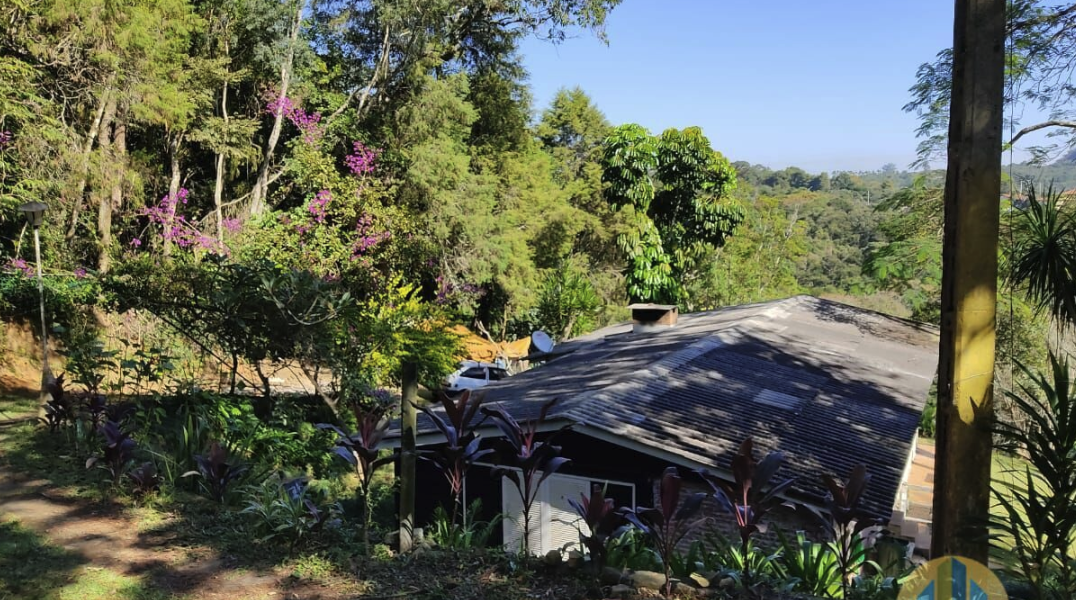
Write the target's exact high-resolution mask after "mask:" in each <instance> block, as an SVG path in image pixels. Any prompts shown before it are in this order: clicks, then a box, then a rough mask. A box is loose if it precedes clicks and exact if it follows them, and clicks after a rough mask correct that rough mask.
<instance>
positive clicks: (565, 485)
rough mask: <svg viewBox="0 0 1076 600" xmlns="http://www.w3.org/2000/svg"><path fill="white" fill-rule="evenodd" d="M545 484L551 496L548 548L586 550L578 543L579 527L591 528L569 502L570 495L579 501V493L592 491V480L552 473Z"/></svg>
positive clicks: (583, 528) (549, 497) (547, 494)
mask: <svg viewBox="0 0 1076 600" xmlns="http://www.w3.org/2000/svg"><path fill="white" fill-rule="evenodd" d="M542 487H544V488H546V489H545V490H544V491H545V492H546V498H547V500H548V514H549V520H548V521H547V523H548V525H547V529H546V531H547V540H546V541H547V543H546V548H545V551H546V552H548V551H550V550H564V551H565V552H567V551H569V550H577V551H579V552H582V551H583V548H582V546H581V545H580V543H579V531H580V530H582V531H583V534H584V535H589V534H590V530H589V528H588V527H587V525H586V523H584V522H583V520H582V519H580V518H579V515H577V514H575V510H573V509H572V505H571V504H568V500H567V499H568V498H572V499H574V500H575V501H576V502H579V501H580V494H585V495H588V496H589V495H590V489H589V488H590V482H589V481H587V480H585V479H579V478H576V477H562V476H558V475H553V476H551V477H550V478H549V479H546V480H545V483H544V484H542Z"/></svg>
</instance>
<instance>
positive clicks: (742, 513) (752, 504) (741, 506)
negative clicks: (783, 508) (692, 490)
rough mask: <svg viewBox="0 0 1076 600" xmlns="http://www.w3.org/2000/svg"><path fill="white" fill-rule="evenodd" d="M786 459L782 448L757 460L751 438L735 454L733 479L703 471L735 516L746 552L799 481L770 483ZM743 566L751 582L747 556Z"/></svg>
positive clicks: (747, 581) (716, 495)
mask: <svg viewBox="0 0 1076 600" xmlns="http://www.w3.org/2000/svg"><path fill="white" fill-rule="evenodd" d="M782 462H784V454H783V453H781V452H771V453H770V454H768V455H766V457H765V458H763V459H762V461H761V462H758V461H756V460H755V455H754V448H753V442H752V440H751V438H748V439H746V440H744V442H743V443H742V444H740V450H739V452H737V453H736V455H735V456H734V457H733V458H732V477H733V481H732V482H728V481H725V480H724V479H721V478H719V477H717V476H715V475H713V474H711V473H710V472H708V471H706V470H705V469H704V470H702V471H699V474H700V475H701V476H702V477H703V479H705V480H706V482H707V483H709V484H710V487H712V488H713V490H714V499H715V500H717V503H718V505H719V506H721V508H723V509H724V510H725V511H726V512H728V513H729V514H731V515H732V516H733V519H734V520H735V522H736V528H737V530H738V531H739V534H740V552H741V554H743V555H744V556H749V555H750V546H751V536H753V535H754V534H756V533H765V532H766V529H767V525H766V523H765V521H764V519H765V518H766V515H767V514H768V513H769V512H770V511H771V510H773V509H774V508H775V507H777V506H780V505H781V504H784V501H783V500H782V499H781V498H780V494H782V493H783V492H784V491H785V490H787V489H788V488H789V487H791V486H792V484H793V483H794V482H795V479H786V480H784V481H781V482H778V483H775V484H773V485H771V484H770V480H771V479H773V477H774V476H775V475H776V474H777V470H778V469H779V468H780V467H781V463H782ZM743 567H744V570H743V573H742V575H743V583H744V585H751V561H750V560H745V561H744V562H743Z"/></svg>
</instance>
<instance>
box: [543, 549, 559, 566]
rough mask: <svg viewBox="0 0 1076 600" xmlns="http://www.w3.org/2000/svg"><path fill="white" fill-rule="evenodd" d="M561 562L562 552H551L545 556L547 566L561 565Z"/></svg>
mask: <svg viewBox="0 0 1076 600" xmlns="http://www.w3.org/2000/svg"><path fill="white" fill-rule="evenodd" d="M561 560H562V559H561V555H560V550H550V551H549V552H546V554H545V564H547V565H549V566H551V567H552V566H556V565H559V564H560V562H561Z"/></svg>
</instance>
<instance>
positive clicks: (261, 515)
mask: <svg viewBox="0 0 1076 600" xmlns="http://www.w3.org/2000/svg"><path fill="white" fill-rule="evenodd" d="M246 497H247V506H246V508H244V509H243V511H242V512H243V513H245V514H249V515H253V516H254V517H256V520H257V525H256V527H257V529H258V531H259V532H260V534H261V535H262V536H263V537H262V538H261V541H268V540H272V539H284V540H287V541H288V552H289V553H290V552H292V551H293V550H294V549H295V546H296V545H297V544H298V543H299V542H300V541H301V540H303V539H306V538H307V537H309V536H310V535H311V534H314V533H317V532H319V531H322V530H324V529H326V528H331V527H335V526H338V525H339V523H340V518H339V515H340V512H341V510H340V507H339V505H337V504H329V503H327V502H326V499H325V497H324V494H320V493H319V492H318V491H317V490H314V489H312V488H311V486H309V485H308V484H307V482H306V481H304V480H302V479H295V480H291V481H283V480H282V479H281V478H280V477H278V476H272V477H270V478H268V479H266V480H265V481H263V482H262V483H261V484H259V485H255V486H250V487H248V488H247V491H246Z"/></svg>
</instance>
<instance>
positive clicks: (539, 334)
mask: <svg viewBox="0 0 1076 600" xmlns="http://www.w3.org/2000/svg"><path fill="white" fill-rule="evenodd" d="M531 343H532V344H534V347H535V348H537V349H538V351H539V352H552V351H553V346H554V345H555V344H554V343H553V338H551V337H549V334H548V333H546V332H544V331H541V330H539V331H535V332H534V333H532V334H531Z"/></svg>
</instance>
